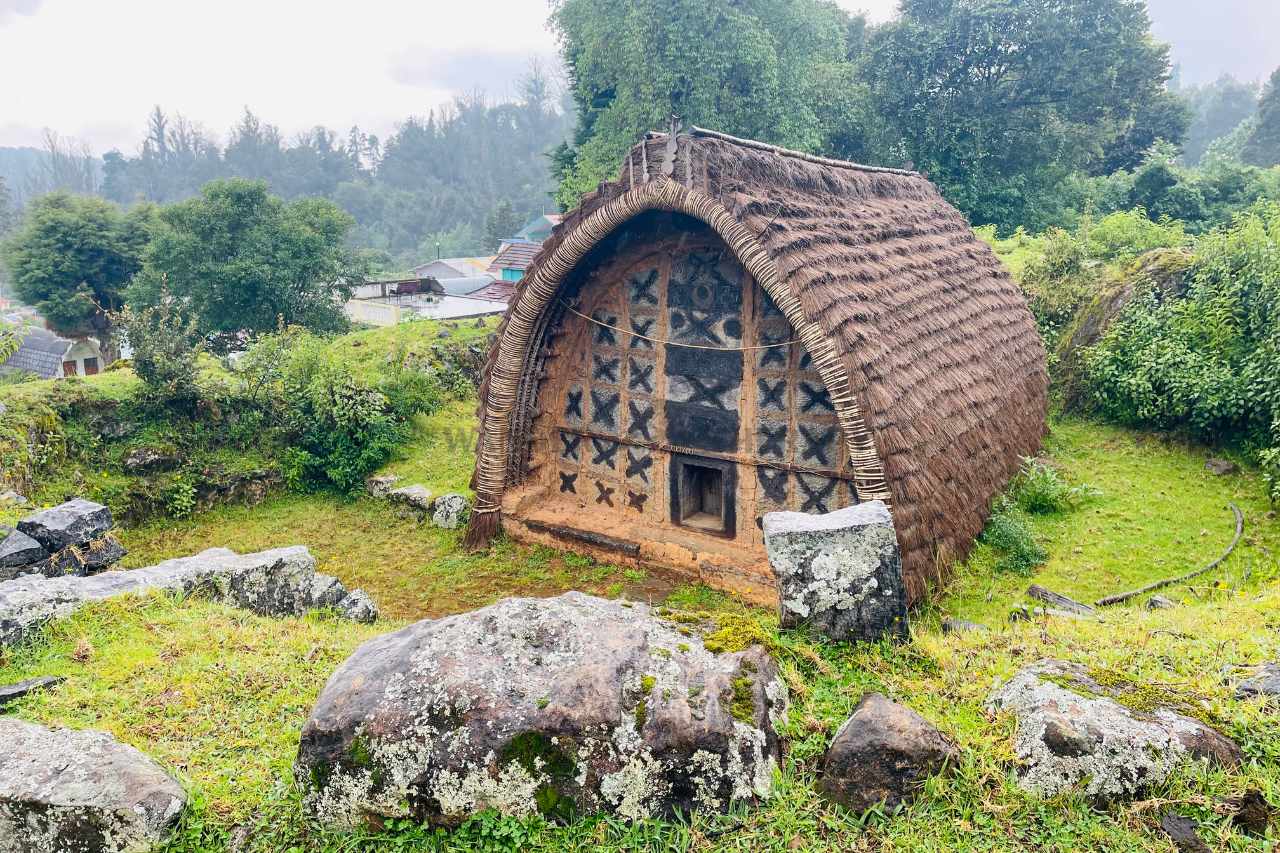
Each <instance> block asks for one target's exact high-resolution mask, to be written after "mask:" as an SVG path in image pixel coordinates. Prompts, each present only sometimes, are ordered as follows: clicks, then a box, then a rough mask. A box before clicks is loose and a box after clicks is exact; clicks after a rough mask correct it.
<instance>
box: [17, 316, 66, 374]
mask: <svg viewBox="0 0 1280 853" xmlns="http://www.w3.org/2000/svg"><path fill="white" fill-rule="evenodd" d="M71 343H72V342H71V341H69V340H67V339H66V338H60V337H58V336H57V335H55V334H54V333H53V332H50V331H48V330H46V329H39V328H31V329H28V330H27V332H26V335H25V336H24V337H23V339H22V346H20V347H19V348H18V351H17V352H15V353H14V354H13V355H12V356H10V357H9V360H8V361H6V362H5V363H4V364H3V365H0V367H8V368H13V369H14V370H26V371H29V372H31V373H34V374H36V375H38V376H39V377H41V378H42V379H53V378H54V377H56V376H61V375H62V357H63V356H65V355H66V354H67V350H69V349H71Z"/></svg>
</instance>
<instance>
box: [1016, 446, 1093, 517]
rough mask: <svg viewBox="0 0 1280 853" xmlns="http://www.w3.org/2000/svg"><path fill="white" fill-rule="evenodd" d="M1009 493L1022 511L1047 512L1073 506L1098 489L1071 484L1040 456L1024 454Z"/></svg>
mask: <svg viewBox="0 0 1280 853" xmlns="http://www.w3.org/2000/svg"><path fill="white" fill-rule="evenodd" d="M1010 494H1011V495H1012V497H1013V501H1014V503H1015V504H1017V505H1018V507H1019V508H1020V509H1022V510H1023V511H1025V512H1029V513H1032V514H1033V515H1049V514H1051V513H1057V512H1066V511H1068V510H1072V509H1075V508H1077V507H1079V506H1080V505H1081V504H1082V503H1084V502H1085V501H1086V500H1088V499H1089V498H1091V497H1093V496H1095V495H1096V494H1098V491H1097V489H1095V488H1093V487H1092V486H1072V485H1070V484H1069V483H1067V482H1066V481H1065V480H1063V479H1062V475H1061V474H1059V473H1058V471H1057V469H1056V468H1054V467H1052V466H1051V465H1049V464H1048V463H1046V462H1044V461H1043V460H1041V459H1033V458H1031V457H1023V460H1022V470H1020V471H1019V472H1018V476H1017V477H1015V478H1014V480H1013V484H1012V486H1011V489H1010Z"/></svg>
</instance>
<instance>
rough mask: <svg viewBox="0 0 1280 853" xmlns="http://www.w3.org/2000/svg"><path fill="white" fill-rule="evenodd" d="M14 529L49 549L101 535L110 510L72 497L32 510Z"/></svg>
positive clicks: (57, 548)
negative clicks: (37, 510) (69, 499)
mask: <svg viewBox="0 0 1280 853" xmlns="http://www.w3.org/2000/svg"><path fill="white" fill-rule="evenodd" d="M18 529H19V530H21V531H22V532H23V533H25V534H27V535H28V536H30V537H31V538H32V539H34V540H36V541H37V542H39V543H40V544H41V545H43V546H44V547H45V550H47V551H49V552H50V553H52V552H54V551H61V550H62V549H63V548H66V547H69V546H73V545H85V544H87V543H89V542H91V541H93V540H94V539H97V538H98V537H99V536H102V535H103V534H104V533H106V532H107V531H108V530H110V529H111V510H109V509H107V508H106V507H105V506H103V505H102V504H98V503H94V502H93V501H87V500H85V499H84V498H76V499H75V500H73V501H67V502H66V503H64V504H59V505H58V506H55V507H53V508H51V509H42V510H40V511H39V512H34V513H32V514H31V515H29V516H27V517H26V518H24V519H22V521H19V522H18Z"/></svg>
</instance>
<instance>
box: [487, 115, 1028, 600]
mask: <svg viewBox="0 0 1280 853" xmlns="http://www.w3.org/2000/svg"><path fill="white" fill-rule="evenodd" d="M1046 383H1047V375H1046V371H1045V353H1044V349H1043V347H1042V345H1041V342H1040V338H1039V336H1038V335H1037V333H1036V329H1035V326H1034V324H1033V322H1032V319H1031V315H1030V313H1029V312H1028V310H1027V307H1026V304H1025V301H1024V299H1023V297H1022V294H1021V293H1020V292H1019V290H1018V288H1017V287H1016V286H1015V284H1014V283H1013V281H1012V280H1011V279H1010V277H1009V275H1008V274H1007V273H1006V272H1005V270H1004V269H1003V268H1002V267H1001V265H1000V263H999V261H997V259H996V258H995V256H994V255H993V254H992V252H991V251H990V249H989V248H988V247H987V246H986V245H985V244H984V243H982V242H981V241H980V240H978V239H977V238H976V237H975V236H974V235H973V233H972V231H971V230H970V228H969V225H968V223H967V222H966V221H965V219H964V217H963V216H962V215H961V214H960V213H959V212H957V211H956V210H955V209H954V208H953V207H951V205H949V204H947V202H946V201H944V200H943V199H942V197H941V195H939V193H938V191H937V189H936V188H935V187H934V186H933V185H932V184H931V183H929V181H928V180H927V179H926V178H924V177H923V176H921V175H919V174H916V173H914V172H907V171H902V170H896V169H882V168H873V167H867V166H860V165H856V164H853V163H846V162H840V161H834V160H827V159H823V158H817V157H812V156H809V155H804V154H799V153H797V152H791V151H785V150H781V149H778V148H775V147H773V146H769V145H764V144H762V143H758V142H750V141H747V140H741V139H735V138H733V137H728V136H724V135H722V134H717V133H713V132H710V131H703V130H698V129H692V130H690V131H689V132H687V133H679V134H657V133H655V134H650V135H649V136H648V137H647V138H646V139H645V140H644V141H643V142H641V143H640V144H638V145H636V146H635V147H634V148H632V150H631V151H630V153H629V154H628V156H627V158H626V161H625V162H624V163H623V165H622V169H621V173H620V175H619V177H618V180H617V181H614V182H611V183H604V184H601V185H600V187H599V188H598V190H597V191H596V192H593V193H591V194H589V195H587V196H585V197H584V198H583V199H582V203H581V205H580V206H579V207H578V208H577V209H576V210H575V211H573V212H572V213H570V214H569V215H567V216H566V217H565V219H564V221H563V222H561V223H560V224H559V225H558V226H557V227H556V229H555V230H554V232H553V233H552V235H551V237H550V238H549V239H548V240H547V242H546V243H545V245H544V246H543V248H542V250H541V252H540V253H539V254H538V256H537V258H536V259H535V260H534V262H533V264H532V266H530V268H529V271H528V274H527V275H526V276H525V278H524V280H523V281H522V282H521V283H520V285H519V287H518V288H517V290H516V292H515V294H514V296H513V297H512V301H511V306H510V310H509V312H508V314H507V316H506V319H505V320H504V322H503V324H502V326H501V328H500V330H499V332H498V336H497V339H496V341H495V343H494V346H493V349H492V352H491V353H490V357H489V362H488V366H487V368H486V373H485V380H484V384H483V386H482V388H481V392H480V395H481V396H480V399H481V411H480V416H481V417H480V424H481V426H480V429H481V434H480V440H479V445H478V452H477V461H476V471H475V477H474V480H473V486H474V488H475V492H476V511H475V514H474V516H473V520H472V523H471V528H470V529H469V531H468V542H469V543H470V544H471V545H473V546H476V545H480V544H483V543H485V542H487V541H488V540H489V538H491V537H492V536H493V535H494V534H495V533H496V532H497V530H498V529H499V527H500V526H501V527H502V528H504V529H506V530H507V531H508V532H509V533H510V534H511V535H512V536H514V537H515V538H517V539H520V540H524V541H536V542H547V543H553V544H556V545H558V546H560V547H569V548H572V549H574V550H579V551H584V552H587V553H591V554H593V555H595V556H597V557H599V558H601V559H602V560H604V561H607V562H613V563H619V562H622V563H635V564H645V565H657V566H665V567H668V568H671V569H675V570H678V571H681V572H683V573H686V574H687V576H689V577H691V578H696V579H700V580H702V581H704V582H707V583H710V584H712V585H716V586H720V587H725V588H730V589H733V590H735V591H738V592H741V593H745V594H747V595H748V596H751V597H754V598H757V599H768V598H770V597H772V595H773V594H774V592H773V589H774V583H773V578H772V575H771V573H770V571H769V565H768V561H767V559H766V558H765V554H764V547H763V537H762V533H761V530H760V524H759V521H760V518H761V516H762V514H763V513H765V512H767V511H770V510H774V509H792V510H799V511H804V512H824V511H830V510H833V509H837V508H839V507H841V506H846V505H848V504H850V503H853V502H859V501H866V500H873V499H877V498H878V499H881V500H884V501H886V502H887V503H888V504H889V505H890V507H891V508H892V510H893V515H894V520H895V524H896V526H897V531H898V536H899V541H900V545H901V548H902V554H903V567H904V574H905V575H906V577H907V584H908V593H909V596H910V598H911V600H912V601H915V600H918V599H919V597H920V595H921V594H922V593H923V592H924V590H925V589H926V588H927V586H928V585H929V584H930V582H932V581H934V580H935V579H937V578H938V577H939V576H940V575H941V574H942V573H943V572H944V571H945V567H946V566H947V564H948V563H949V562H950V561H952V560H954V559H956V558H958V557H961V556H962V555H964V554H965V553H966V552H967V551H968V550H969V548H970V546H971V544H972V542H973V540H974V538H975V537H976V536H977V534H978V533H979V531H980V530H981V529H982V525H983V523H984V521H985V519H986V517H987V514H988V512H989V508H990V504H991V500H992V498H993V496H994V495H995V494H996V493H997V492H999V491H1000V490H1001V489H1002V488H1003V487H1004V486H1005V484H1006V483H1007V482H1008V480H1009V479H1010V477H1011V476H1012V475H1013V474H1014V473H1015V472H1016V470H1017V468H1018V466H1019V459H1020V457H1021V456H1024V455H1029V454H1034V453H1035V452H1036V451H1037V450H1038V448H1039V446H1040V441H1041V438H1042V436H1043V433H1044V429H1045V427H1044V416H1045V389H1046Z"/></svg>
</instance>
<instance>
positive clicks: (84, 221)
mask: <svg viewBox="0 0 1280 853" xmlns="http://www.w3.org/2000/svg"><path fill="white" fill-rule="evenodd" d="M151 219H152V210H151V208H149V207H146V206H142V207H138V208H135V209H133V210H131V211H129V212H128V213H123V212H121V210H120V209H119V208H118V207H116V206H115V205H113V204H111V203H109V202H106V201H103V200H102V199H97V198H88V197H85V196H73V195H70V194H68V193H62V192H59V193H53V194H51V195H47V196H43V197H42V198H38V199H36V200H35V201H33V202H32V203H31V204H30V206H29V208H28V210H27V213H26V216H25V217H24V219H23V222H22V225H21V227H20V228H18V229H17V230H16V231H14V232H13V233H12V234H11V235H10V236H9V237H8V238H7V240H6V242H5V243H4V245H3V259H4V261H5V263H6V265H7V266H8V268H9V271H10V274H11V277H12V281H13V290H14V293H15V294H17V296H18V298H19V299H20V300H22V301H23V302H25V303H27V304H28V305H31V306H33V307H35V308H36V309H38V310H39V311H40V313H41V314H42V315H43V316H44V317H45V319H47V320H48V321H49V324H50V325H51V326H52V327H53V328H54V329H55V330H57V331H59V332H63V333H65V334H84V333H90V332H91V333H94V334H97V335H99V336H100V337H104V338H105V336H106V335H107V334H109V332H110V319H109V318H110V312H112V311H117V310H119V309H120V307H121V305H123V302H124V300H123V291H124V288H125V285H126V284H127V283H128V281H129V279H130V278H131V277H132V276H133V275H134V273H136V272H137V271H138V269H139V268H140V266H141V259H142V251H143V247H144V246H145V245H146V242H147V239H148V231H149V225H150V221H151Z"/></svg>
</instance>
